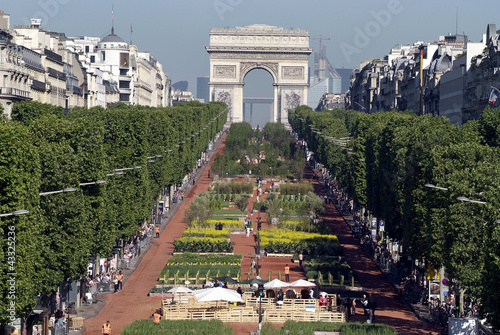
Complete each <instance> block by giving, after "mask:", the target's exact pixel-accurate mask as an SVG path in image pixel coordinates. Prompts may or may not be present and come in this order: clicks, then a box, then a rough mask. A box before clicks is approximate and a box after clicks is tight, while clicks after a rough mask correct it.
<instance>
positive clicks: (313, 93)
mask: <svg viewBox="0 0 500 335" xmlns="http://www.w3.org/2000/svg"><path fill="white" fill-rule="evenodd" d="M328 86H329V85H328V79H323V80H321V81H320V82H318V83H316V84H314V85H311V86H310V87H309V89H308V90H307V105H308V106H309V107H311V108H312V109H316V107H318V104H319V101H320V100H321V97H322V96H323V94H325V93H328V91H329V87H328Z"/></svg>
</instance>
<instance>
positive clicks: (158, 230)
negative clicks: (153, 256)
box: [155, 226, 160, 238]
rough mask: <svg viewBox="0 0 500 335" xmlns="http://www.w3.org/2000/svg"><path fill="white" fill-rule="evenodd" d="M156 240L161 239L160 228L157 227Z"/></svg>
mask: <svg viewBox="0 0 500 335" xmlns="http://www.w3.org/2000/svg"><path fill="white" fill-rule="evenodd" d="M155 233H156V238H159V237H160V226H156V227H155Z"/></svg>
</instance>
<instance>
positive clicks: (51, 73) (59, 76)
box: [47, 67, 66, 81]
mask: <svg viewBox="0 0 500 335" xmlns="http://www.w3.org/2000/svg"><path fill="white" fill-rule="evenodd" d="M47 70H48V71H47V72H48V73H49V76H51V77H53V78H57V79H59V80H62V81H66V73H64V72H60V71H57V70H56V69H53V68H51V67H48V68H47Z"/></svg>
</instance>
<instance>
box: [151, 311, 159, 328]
mask: <svg viewBox="0 0 500 335" xmlns="http://www.w3.org/2000/svg"><path fill="white" fill-rule="evenodd" d="M160 320H161V315H160V313H158V311H156V312H155V313H154V314H153V322H154V324H155V325H159V324H160Z"/></svg>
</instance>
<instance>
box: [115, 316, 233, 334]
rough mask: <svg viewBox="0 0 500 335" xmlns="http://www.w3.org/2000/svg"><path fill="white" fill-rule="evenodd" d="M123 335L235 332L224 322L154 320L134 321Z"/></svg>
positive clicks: (123, 331) (124, 330)
mask: <svg viewBox="0 0 500 335" xmlns="http://www.w3.org/2000/svg"><path fill="white" fill-rule="evenodd" d="M121 334H122V335H136V334H137V335H157V334H158V335H159V334H169V335H192V334H197V335H214V334H217V335H233V334H234V332H233V330H232V329H231V328H230V327H229V326H228V325H224V324H223V323H222V321H219V320H210V321H198V320H161V321H160V323H159V324H154V323H153V320H152V319H151V320H139V321H134V322H133V323H132V324H131V325H129V326H127V327H125V329H123V330H122V332H121Z"/></svg>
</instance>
